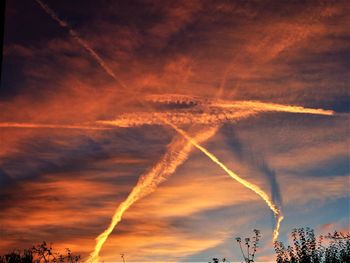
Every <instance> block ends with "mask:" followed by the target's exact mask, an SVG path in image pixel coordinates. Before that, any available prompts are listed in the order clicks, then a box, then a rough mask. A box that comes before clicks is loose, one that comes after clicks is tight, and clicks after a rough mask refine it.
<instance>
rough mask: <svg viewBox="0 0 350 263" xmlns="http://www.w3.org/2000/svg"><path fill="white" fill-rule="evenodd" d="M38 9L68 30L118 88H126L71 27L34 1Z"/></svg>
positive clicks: (50, 10)
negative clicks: (116, 83) (115, 82)
mask: <svg viewBox="0 0 350 263" xmlns="http://www.w3.org/2000/svg"><path fill="white" fill-rule="evenodd" d="M35 1H36V2H37V3H38V4H39V5H40V7H41V8H42V9H43V10H44V11H45V12H46V13H47V14H48V15H49V16H50V17H51V18H52V19H53V20H55V21H56V22H57V23H58V24H59V25H60V26H61V27H63V28H66V29H67V30H68V33H69V35H70V36H71V37H73V38H74V39H75V40H76V41H77V43H78V44H79V45H80V46H82V47H83V48H84V49H85V50H86V51H87V52H89V54H90V55H91V57H92V58H93V59H94V60H95V61H96V62H97V63H98V64H99V65H100V66H101V68H102V69H103V70H104V71H105V72H106V73H107V74H108V75H109V76H110V77H112V78H113V79H114V80H115V81H117V82H118V84H119V85H120V86H122V87H123V88H126V86H125V85H124V84H123V83H122V82H121V81H120V79H119V78H118V77H117V76H116V75H115V74H114V72H113V71H112V69H111V68H110V67H109V66H108V65H107V64H106V63H105V62H104V60H103V59H102V58H101V57H100V56H99V55H98V54H97V53H96V51H95V50H93V49H92V48H91V47H90V45H89V44H88V43H87V42H86V41H84V40H83V39H82V38H81V37H80V36H79V34H78V33H77V32H76V31H75V30H73V29H72V27H71V26H70V25H69V24H68V23H67V22H66V21H64V20H62V19H61V18H59V17H58V15H57V14H56V13H55V12H54V11H53V10H52V9H51V8H50V7H49V6H48V5H47V4H45V3H44V2H42V1H41V0H35Z"/></svg>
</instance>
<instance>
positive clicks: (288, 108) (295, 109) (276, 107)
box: [211, 100, 334, 115]
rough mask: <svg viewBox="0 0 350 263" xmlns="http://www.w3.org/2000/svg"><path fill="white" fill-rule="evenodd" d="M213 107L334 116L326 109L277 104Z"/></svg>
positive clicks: (225, 103) (240, 103) (220, 104)
mask: <svg viewBox="0 0 350 263" xmlns="http://www.w3.org/2000/svg"><path fill="white" fill-rule="evenodd" d="M211 106H212V107H218V108H222V109H240V110H243V109H249V110H252V111H278V112H291V113H307V114H317V115H333V114H334V111H332V110H324V109H312V108H304V107H301V106H293V105H283V104H277V103H266V102H261V101H247V100H245V101H234V102H228V101H224V100H222V101H217V102H214V103H212V104H211Z"/></svg>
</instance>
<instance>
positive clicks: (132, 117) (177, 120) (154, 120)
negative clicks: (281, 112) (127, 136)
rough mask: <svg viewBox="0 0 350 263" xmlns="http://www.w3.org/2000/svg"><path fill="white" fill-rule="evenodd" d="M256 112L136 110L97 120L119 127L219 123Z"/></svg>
mask: <svg viewBox="0 0 350 263" xmlns="http://www.w3.org/2000/svg"><path fill="white" fill-rule="evenodd" d="M254 114H256V112H255V111H248V110H246V111H239V110H237V111H229V110H225V111H221V112H220V111H218V112H213V113H205V112H204V113H195V112H175V111H168V112H135V113H128V114H122V115H120V116H119V117H118V118H117V119H114V120H104V121H102V120H101V121H96V123H97V124H99V125H110V126H118V127H134V126H142V125H164V122H163V121H162V120H163V119H167V120H171V121H172V123H173V124H175V125H187V124H203V125H215V126H216V125H219V124H222V123H224V122H234V121H237V120H240V119H243V118H247V117H249V116H251V115H254Z"/></svg>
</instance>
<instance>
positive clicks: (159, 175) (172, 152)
mask: <svg viewBox="0 0 350 263" xmlns="http://www.w3.org/2000/svg"><path fill="white" fill-rule="evenodd" d="M217 129H218V128H217V127H212V128H205V129H201V130H199V131H197V132H196V135H195V136H194V138H195V139H196V141H199V142H201V143H202V142H205V141H206V140H208V139H209V138H210V137H212V136H213V135H215V133H216V131H217ZM192 148H193V144H192V142H191V141H189V140H187V139H186V138H182V137H181V136H176V137H175V138H174V139H173V141H172V143H171V144H170V145H169V146H168V148H167V151H166V153H165V154H164V156H163V157H162V158H161V159H160V160H159V161H158V162H157V163H156V164H155V165H154V166H153V167H152V169H151V170H150V171H149V172H147V173H145V174H144V175H142V176H141V177H140V178H139V180H138V182H137V184H136V186H135V187H134V188H133V189H132V191H131V192H130V194H129V195H128V197H127V198H126V200H125V201H123V202H122V203H121V204H120V205H119V206H118V208H117V209H116V211H115V213H114V215H113V218H112V221H111V223H110V224H109V226H108V227H107V229H106V230H105V231H104V232H103V233H101V234H100V235H99V236H98V237H97V238H96V245H95V248H94V251H93V252H92V253H91V254H90V257H89V259H88V262H92V263H93V262H98V261H99V253H100V251H101V248H102V246H103V245H104V243H105V242H106V240H107V238H108V236H109V235H110V234H111V233H112V231H113V229H114V228H115V227H116V225H117V224H118V223H119V222H120V221H121V219H122V216H123V214H124V212H125V211H126V210H127V209H128V208H129V207H130V206H131V205H132V204H133V203H135V202H136V201H137V200H139V199H141V198H143V197H145V196H146V195H148V194H150V193H152V192H153V191H154V190H156V188H157V186H158V185H159V184H160V183H162V182H163V181H165V180H166V179H167V178H168V177H169V176H170V175H172V174H173V173H174V172H175V171H176V169H177V167H178V166H179V165H181V164H182V163H183V162H184V161H186V160H187V158H188V156H189V154H190V152H191V150H192Z"/></svg>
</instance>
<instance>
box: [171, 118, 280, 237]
mask: <svg viewBox="0 0 350 263" xmlns="http://www.w3.org/2000/svg"><path fill="white" fill-rule="evenodd" d="M166 123H167V124H168V125H170V126H171V127H172V128H173V129H174V130H176V131H177V132H178V133H179V134H181V135H182V136H183V137H184V138H186V140H188V141H189V142H191V143H192V145H193V146H194V147H196V148H197V149H198V150H200V151H201V152H203V153H204V154H205V155H206V156H208V157H209V158H210V159H211V160H212V161H213V162H214V163H216V164H217V165H218V166H219V167H221V168H222V169H223V170H224V171H225V172H226V173H227V174H228V175H229V176H231V177H232V178H233V179H235V180H236V181H238V182H239V183H240V184H242V185H243V186H245V187H246V188H248V189H250V190H252V191H253V192H255V193H256V194H257V195H259V196H260V197H261V198H262V199H263V200H264V201H265V203H266V204H267V205H268V207H269V208H270V209H271V210H272V212H273V213H274V214H275V217H276V220H277V223H276V228H275V230H274V233H273V241H276V240H277V238H278V235H279V229H280V225H281V222H282V220H283V215H282V212H281V210H280V209H279V208H278V206H277V205H276V204H275V203H274V202H273V201H272V200H271V198H270V197H269V196H268V195H267V194H266V193H265V192H264V190H262V189H261V188H260V187H259V186H257V185H255V184H253V183H250V182H248V181H247V180H244V179H243V178H241V177H239V176H238V175H237V174H235V173H234V172H233V171H231V170H230V169H229V168H227V167H226V166H225V165H224V164H223V163H222V162H221V161H220V160H219V159H218V158H217V157H216V156H215V155H214V154H212V153H210V152H209V151H208V150H207V149H205V148H204V147H203V146H201V145H200V143H199V142H198V141H197V140H196V139H195V138H192V137H191V136H189V135H188V134H187V133H186V132H185V131H183V130H181V129H180V128H178V127H176V126H175V125H173V124H172V123H171V122H168V121H167V122H166Z"/></svg>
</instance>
